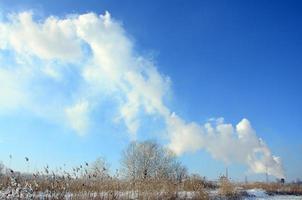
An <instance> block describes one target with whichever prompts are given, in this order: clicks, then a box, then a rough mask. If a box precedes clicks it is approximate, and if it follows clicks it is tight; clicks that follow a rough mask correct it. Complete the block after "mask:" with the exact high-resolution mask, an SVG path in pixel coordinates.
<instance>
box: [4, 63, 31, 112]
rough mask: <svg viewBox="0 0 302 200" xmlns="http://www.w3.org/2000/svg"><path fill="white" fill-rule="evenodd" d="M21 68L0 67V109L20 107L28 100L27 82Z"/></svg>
mask: <svg viewBox="0 0 302 200" xmlns="http://www.w3.org/2000/svg"><path fill="white" fill-rule="evenodd" d="M22 75H23V74H22V72H21V71H20V70H8V69H2V68H0V111H1V110H7V109H9V110H11V109H16V108H20V107H21V106H23V105H24V104H25V103H26V101H27V95H26V93H25V92H24V90H25V84H24V81H25V80H23V77H22Z"/></svg>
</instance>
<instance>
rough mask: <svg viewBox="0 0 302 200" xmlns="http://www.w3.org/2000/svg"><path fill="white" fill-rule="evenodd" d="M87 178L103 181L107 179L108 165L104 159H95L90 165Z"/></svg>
mask: <svg viewBox="0 0 302 200" xmlns="http://www.w3.org/2000/svg"><path fill="white" fill-rule="evenodd" d="M88 176H90V177H91V178H97V179H105V178H108V177H109V164H108V163H107V162H106V160H105V159H104V158H97V159H96V160H95V161H94V162H93V163H91V164H90V167H89V170H88Z"/></svg>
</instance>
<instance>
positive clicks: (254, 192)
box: [244, 189, 302, 200]
mask: <svg viewBox="0 0 302 200" xmlns="http://www.w3.org/2000/svg"><path fill="white" fill-rule="evenodd" d="M246 192H247V193H248V195H249V197H245V198H244V199H245V200H283V199H284V200H302V196H294V195H271V196H270V195H268V194H267V193H266V192H265V191H264V190H261V189H251V190H247V191H246Z"/></svg>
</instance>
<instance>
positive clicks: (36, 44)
mask: <svg viewBox="0 0 302 200" xmlns="http://www.w3.org/2000/svg"><path fill="white" fill-rule="evenodd" d="M73 29H74V26H73V24H72V20H71V19H65V20H59V19H56V18H55V17H49V18H47V20H45V21H44V23H37V22H34V21H33V19H32V13H30V12H23V13H20V14H17V15H11V21H10V23H6V24H1V25H0V30H1V34H0V39H1V42H0V44H2V45H0V47H1V46H2V48H3V46H7V47H8V48H13V49H14V50H15V51H17V52H18V53H21V54H24V53H27V54H31V55H35V56H38V57H40V58H42V59H62V60H76V59H79V58H80V57H81V48H80V46H79V40H77V39H76V37H75V31H74V30H73Z"/></svg>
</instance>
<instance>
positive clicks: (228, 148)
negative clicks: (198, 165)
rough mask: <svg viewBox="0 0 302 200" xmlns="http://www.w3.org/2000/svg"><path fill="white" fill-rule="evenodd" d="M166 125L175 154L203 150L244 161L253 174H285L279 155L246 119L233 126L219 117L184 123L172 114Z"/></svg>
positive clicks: (217, 157)
mask: <svg viewBox="0 0 302 200" xmlns="http://www.w3.org/2000/svg"><path fill="white" fill-rule="evenodd" d="M167 124H168V132H169V136H170V138H171V142H170V144H169V147H170V148H171V149H172V150H173V151H174V152H175V153H177V154H182V153H184V152H187V151H197V150H200V149H203V150H206V151H207V152H209V153H210V154H211V155H212V156H213V157H214V158H215V159H217V160H222V161H224V162H225V163H244V164H246V165H247V166H248V167H249V169H250V170H251V171H252V172H254V173H266V172H268V174H270V175H273V176H276V177H279V178H280V177H284V171H283V168H282V163H281V160H280V158H279V157H276V156H273V155H272V153H271V151H270V149H269V148H268V147H267V145H266V144H265V143H264V142H263V140H262V139H260V138H258V137H257V135H256V132H255V131H254V130H253V128H252V127H251V124H250V122H249V121H248V120H247V119H242V120H241V121H240V122H239V123H238V124H237V125H236V128H234V127H233V125H231V124H226V123H224V122H223V120H221V118H219V119H218V120H217V121H213V120H211V123H210V122H209V123H206V124H204V125H199V124H196V123H194V122H191V123H185V122H184V121H183V120H182V119H181V118H179V117H178V116H177V115H175V114H172V115H171V116H170V118H168V122H167Z"/></svg>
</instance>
